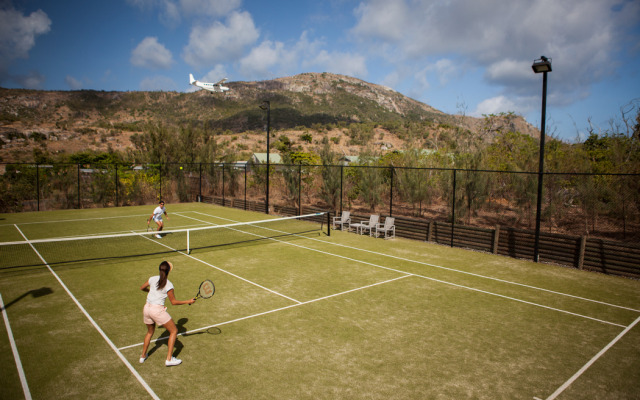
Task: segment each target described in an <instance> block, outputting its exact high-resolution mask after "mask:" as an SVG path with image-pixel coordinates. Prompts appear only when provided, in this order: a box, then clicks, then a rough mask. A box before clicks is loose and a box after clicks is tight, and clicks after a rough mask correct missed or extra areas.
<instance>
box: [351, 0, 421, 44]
mask: <svg viewBox="0 0 640 400" xmlns="http://www.w3.org/2000/svg"><path fill="white" fill-rule="evenodd" d="M411 12H412V10H411V9H410V8H409V7H408V6H407V4H405V2H404V1H389V0H374V1H371V2H367V3H366V4H365V3H360V5H359V6H358V7H357V8H356V10H355V14H356V17H357V18H358V20H359V22H358V24H357V25H356V26H355V27H354V28H353V33H355V34H356V35H357V36H374V37H379V38H382V39H385V40H391V41H398V40H401V39H402V37H403V36H404V35H405V34H406V28H407V23H409V22H410V21H411V15H410V14H411Z"/></svg>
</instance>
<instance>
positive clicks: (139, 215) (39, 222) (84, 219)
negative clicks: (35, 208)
mask: <svg viewBox="0 0 640 400" xmlns="http://www.w3.org/2000/svg"><path fill="white" fill-rule="evenodd" d="M148 215H149V214H135V215H116V216H113V217H96V218H78V219H60V220H46V221H32V222H22V223H20V224H12V223H7V224H0V227H2V226H12V225H35V224H53V223H58V222H75V221H93V220H102V219H115V218H130V217H144V216H148Z"/></svg>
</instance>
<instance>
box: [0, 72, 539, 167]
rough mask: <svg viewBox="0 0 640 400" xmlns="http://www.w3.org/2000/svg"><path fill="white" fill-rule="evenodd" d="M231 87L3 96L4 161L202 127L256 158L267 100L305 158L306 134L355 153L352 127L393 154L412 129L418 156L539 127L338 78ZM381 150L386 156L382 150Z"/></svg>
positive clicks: (105, 147) (276, 127)
mask: <svg viewBox="0 0 640 400" xmlns="http://www.w3.org/2000/svg"><path fill="white" fill-rule="evenodd" d="M228 86H229V87H230V89H231V90H230V91H229V92H226V93H225V94H224V95H221V94H213V93H209V92H207V91H197V92H141V91H132V92H118V91H110V92H106V91H95V90H80V91H37V90H26V89H5V88H0V108H1V111H0V140H1V142H0V145H2V148H1V149H0V157H2V160H1V161H3V162H17V161H23V162H27V161H29V160H28V158H29V157H31V156H32V154H33V147H38V146H39V147H40V148H44V149H46V150H48V151H50V152H52V153H54V154H65V153H66V154H70V153H73V152H78V151H96V152H100V151H118V152H126V151H127V149H130V148H132V147H133V144H132V142H131V137H132V135H135V134H136V133H140V132H143V131H144V130H145V127H147V126H149V125H150V124H151V125H164V126H167V127H179V126H185V125H194V126H202V127H206V128H207V129H209V130H211V131H212V132H214V134H215V135H217V136H220V138H221V142H223V143H224V142H225V141H227V142H231V141H235V142H238V143H236V145H237V146H236V148H235V149H230V151H232V150H233V151H235V152H236V153H238V152H243V151H244V152H251V151H257V150H259V149H260V147H261V146H262V148H263V149H264V147H263V146H264V144H263V143H260V138H261V137H263V136H264V133H263V131H264V127H265V124H266V118H265V112H264V111H263V110H261V109H260V108H259V106H260V105H261V104H262V103H263V101H265V100H268V101H270V105H271V127H272V130H273V132H274V133H275V132H277V134H278V135H285V136H291V137H292V139H294V141H295V142H296V143H297V144H298V146H299V147H300V148H301V149H302V150H309V148H310V147H312V146H310V145H314V144H317V143H308V142H307V141H303V140H300V136H301V135H303V134H305V132H306V133H307V134H309V132H311V133H313V134H314V135H315V136H318V135H320V134H329V135H332V138H336V139H335V140H333V142H332V143H334V144H335V145H338V146H340V148H341V152H343V153H347V152H354V153H357V152H359V151H361V150H362V148H363V146H365V145H367V143H358V141H356V140H353V137H351V138H350V137H349V134H350V133H349V127H350V126H353V125H354V124H355V125H357V124H369V125H372V126H374V128H372V129H373V130H375V137H376V138H377V139H379V140H378V142H382V143H383V144H390V145H391V148H395V149H397V148H401V147H404V146H406V145H407V141H408V140H407V138H406V137H403V136H406V134H404V133H402V132H404V131H406V130H407V129H405V128H406V127H407V126H409V125H412V124H413V125H415V126H416V128H413V129H414V130H417V131H419V136H421V138H419V140H418V142H419V143H418V144H417V145H419V146H420V147H424V148H429V147H431V146H432V142H433V140H432V139H431V141H429V140H430V139H429V138H432V137H433V136H434V135H436V136H439V135H440V133H441V132H442V131H448V132H445V133H447V135H446V136H447V137H448V138H449V139H448V140H450V141H455V140H456V135H458V134H460V132H462V131H465V132H468V133H470V134H471V135H475V136H476V137H479V138H481V140H485V141H491V140H492V139H493V137H494V136H495V135H496V134H497V133H498V132H500V131H504V130H511V131H518V132H521V133H524V134H527V135H530V136H532V137H539V132H538V130H537V129H536V128H534V127H533V126H531V125H530V124H528V123H527V122H526V121H525V120H524V119H523V118H522V117H520V116H517V115H514V114H512V113H507V114H501V115H497V116H487V117H485V118H475V117H469V116H464V115H450V114H446V113H444V112H442V111H440V110H437V109H435V108H433V107H431V106H429V105H427V104H424V103H421V102H419V101H417V100H415V99H411V98H409V97H407V96H404V95H403V94H401V93H399V92H396V91H394V90H393V89H391V88H388V87H385V86H382V85H377V84H373V83H368V82H365V81H363V80H360V79H357V78H353V77H349V76H345V75H338V74H332V73H302V74H298V75H294V76H290V77H282V78H276V79H272V80H264V81H255V82H243V81H237V82H229V83H228ZM239 135H240V136H241V139H238V137H239ZM414 136H415V135H414ZM232 138H236V139H233V140H232ZM241 142H243V143H242V145H241V146H240V144H241ZM360 142H362V140H360ZM372 145H374V146H375V145H376V143H372ZM414 145H415V143H414ZM381 147H386V148H387V150H389V146H381ZM262 151H264V150H262ZM354 155H355V154H354Z"/></svg>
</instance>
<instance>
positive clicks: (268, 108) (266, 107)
mask: <svg viewBox="0 0 640 400" xmlns="http://www.w3.org/2000/svg"><path fill="white" fill-rule="evenodd" d="M260 108H261V109H263V110H266V111H267V199H266V202H265V203H266V213H267V214H269V168H270V166H269V136H270V135H271V134H270V132H269V131H270V130H271V103H270V102H269V101H268V100H265V101H263V102H262V105H261V106H260Z"/></svg>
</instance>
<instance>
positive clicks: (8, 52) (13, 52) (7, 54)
mask: <svg viewBox="0 0 640 400" xmlns="http://www.w3.org/2000/svg"><path fill="white" fill-rule="evenodd" d="M50 30H51V20H50V19H49V17H48V16H47V14H46V13H45V12H44V11H42V10H38V11H35V12H32V13H31V14H30V15H29V16H25V15H23V14H22V13H21V12H19V11H17V10H15V9H13V8H11V9H0V82H2V81H4V80H7V79H13V80H16V81H24V82H27V83H28V84H29V86H26V87H29V88H36V87H38V86H39V85H40V84H41V83H42V81H43V80H44V77H43V76H42V75H40V74H39V73H37V72H34V73H31V74H29V75H27V76H22V77H9V73H8V69H9V65H10V64H11V63H12V62H13V61H14V60H16V59H19V58H28V57H29V51H30V50H31V49H32V48H33V46H35V43H36V37H37V36H39V35H43V34H46V33H48V32H49V31H50ZM35 76H37V78H34V77H35ZM28 77H31V78H28Z"/></svg>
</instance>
